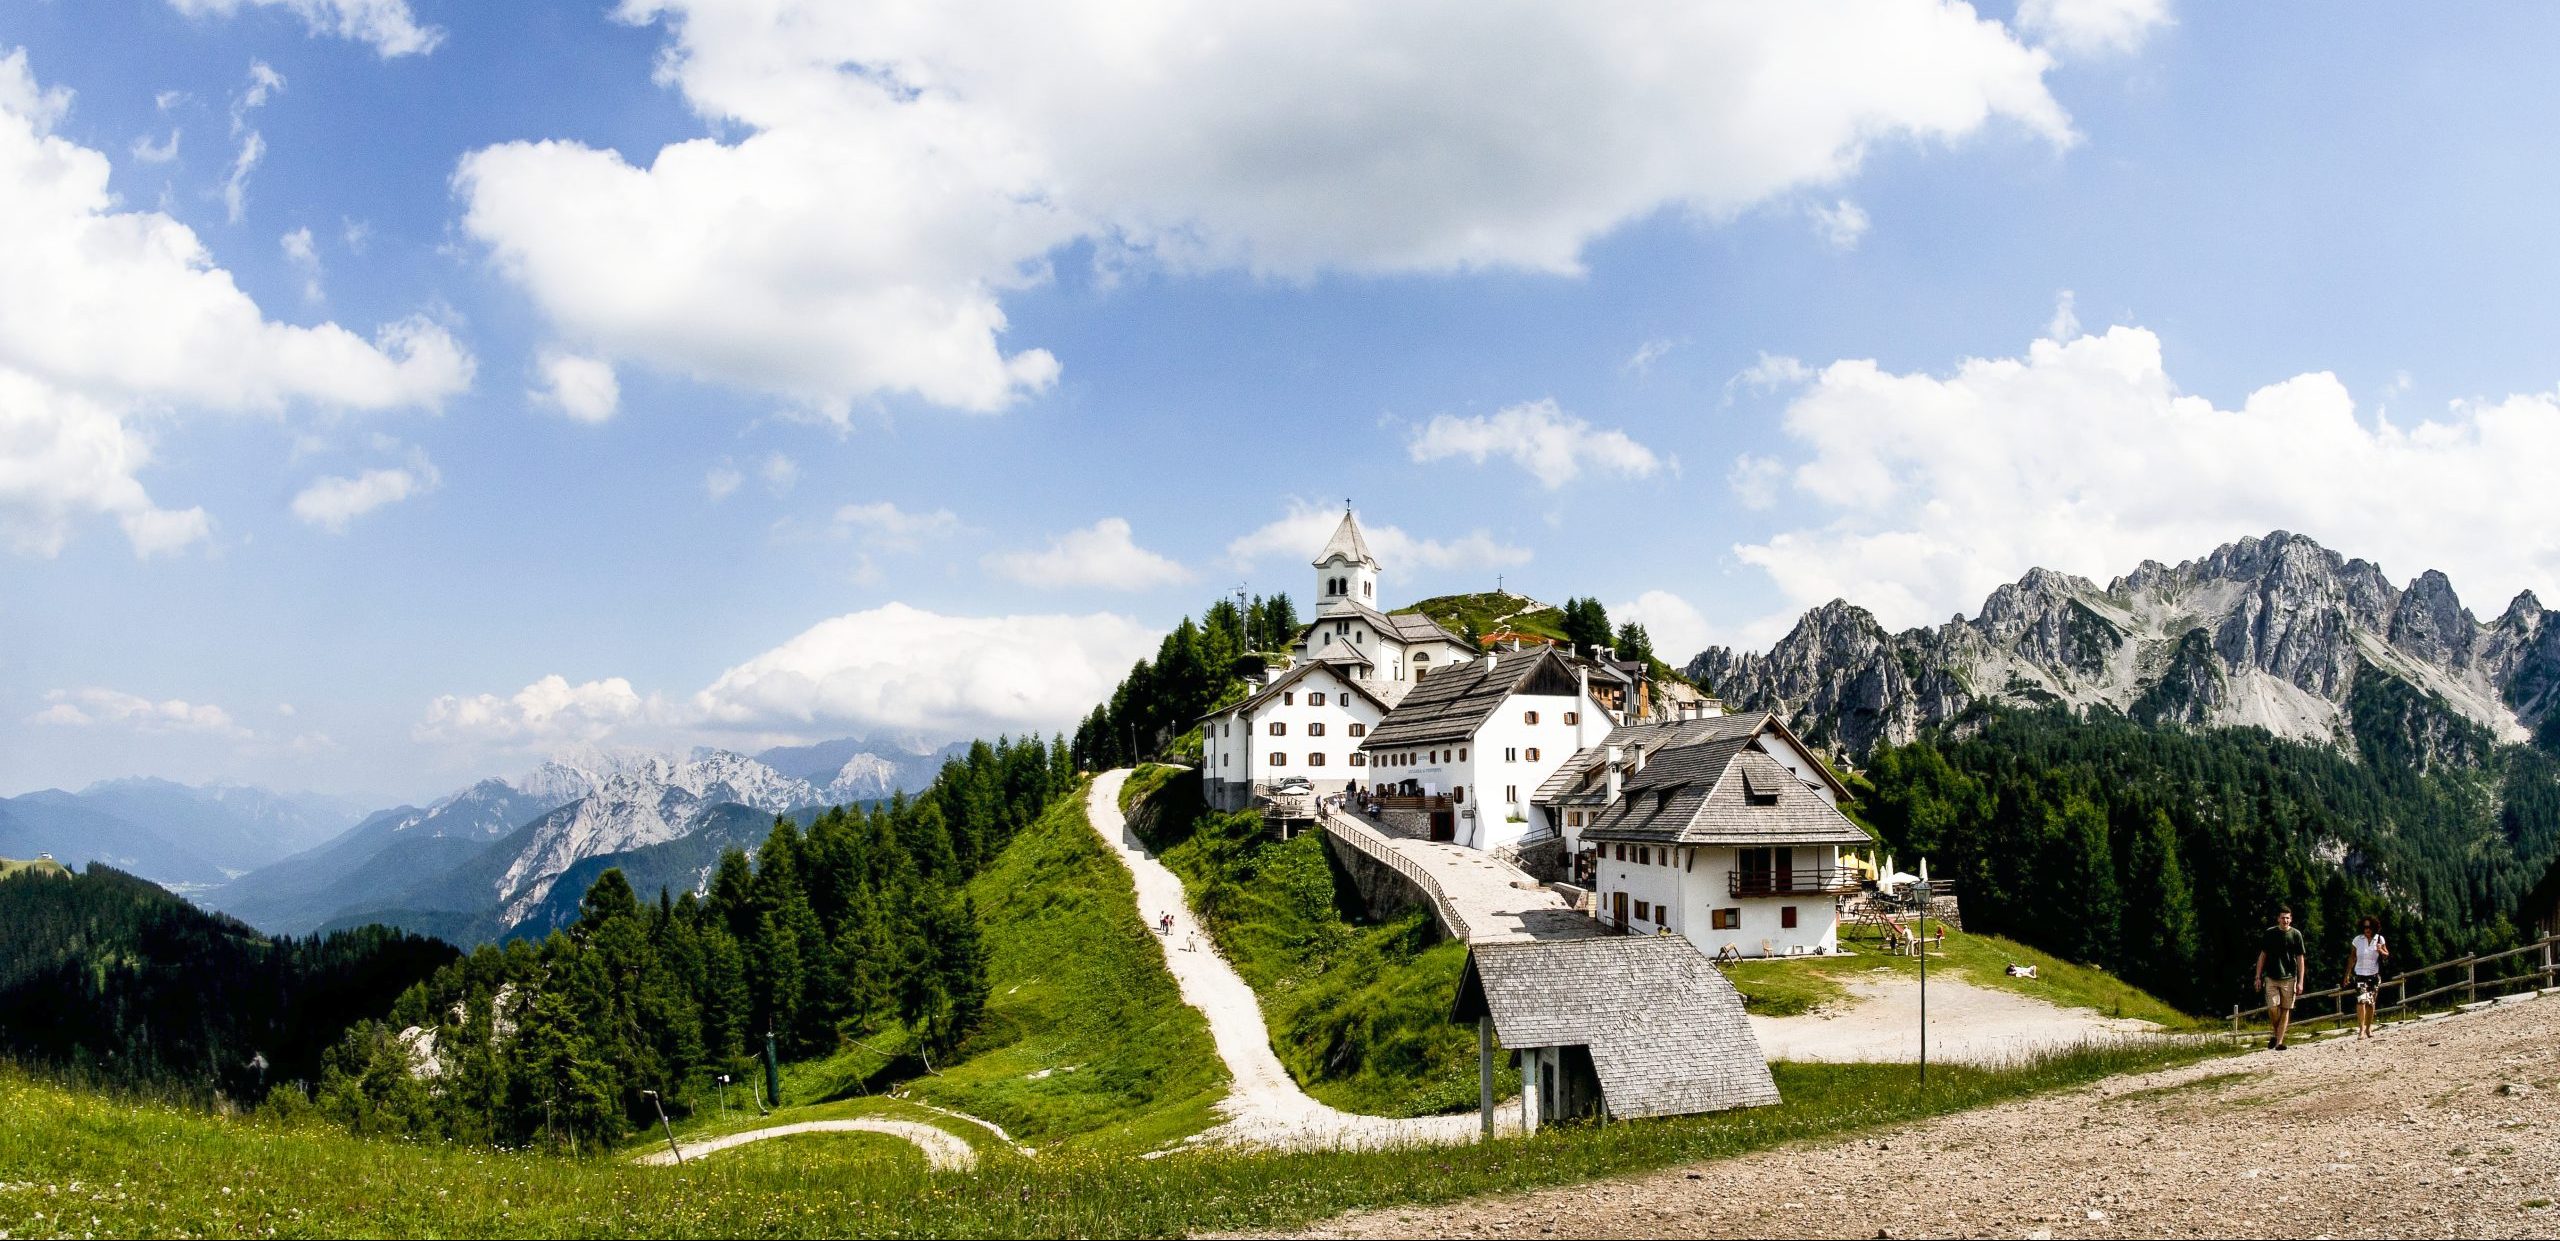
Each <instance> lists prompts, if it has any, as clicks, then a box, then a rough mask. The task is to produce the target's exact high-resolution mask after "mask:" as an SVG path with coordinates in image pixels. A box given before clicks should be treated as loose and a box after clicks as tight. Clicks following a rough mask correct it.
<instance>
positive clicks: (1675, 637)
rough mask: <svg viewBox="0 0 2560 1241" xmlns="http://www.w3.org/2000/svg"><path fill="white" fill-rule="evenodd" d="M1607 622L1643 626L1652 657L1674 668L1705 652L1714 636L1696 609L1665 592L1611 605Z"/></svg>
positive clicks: (1642, 595) (1648, 593)
mask: <svg viewBox="0 0 2560 1241" xmlns="http://www.w3.org/2000/svg"><path fill="white" fill-rule="evenodd" d="M1609 616H1610V619H1612V620H1615V621H1617V622H1618V623H1619V624H1622V625H1623V624H1626V623H1628V622H1630V621H1632V622H1634V623H1636V624H1639V625H1642V626H1644V632H1645V636H1646V637H1648V638H1650V639H1652V640H1653V653H1654V657H1655V658H1657V659H1660V660H1661V661H1662V662H1664V663H1666V664H1669V665H1671V666H1672V667H1674V668H1677V667H1679V666H1681V665H1682V664H1685V663H1688V662H1689V659H1690V657H1692V656H1694V655H1696V654H1697V653H1698V652H1700V651H1703V650H1705V649H1707V644H1708V643H1709V642H1710V641H1711V640H1712V638H1711V636H1710V635H1711V634H1712V633H1713V632H1714V631H1713V630H1711V629H1710V628H1708V626H1707V618H1706V617H1705V616H1703V615H1701V614H1700V613H1699V611H1698V609H1697V607H1696V605H1694V604H1691V603H1690V602H1689V601H1688V600H1686V599H1683V598H1681V597H1680V596H1678V595H1675V594H1673V593H1671V592H1670V591H1667V590H1648V591H1646V592H1644V593H1643V594H1641V595H1638V596H1636V597H1635V598H1634V599H1632V600H1629V601H1628V602H1625V603H1619V604H1612V605H1611V606H1610V608H1609Z"/></svg>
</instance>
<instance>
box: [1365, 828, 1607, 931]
mask: <svg viewBox="0 0 2560 1241" xmlns="http://www.w3.org/2000/svg"><path fill="white" fill-rule="evenodd" d="M1326 817H1327V819H1328V820H1329V821H1333V822H1338V823H1340V824H1341V825H1342V827H1343V828H1344V829H1345V830H1348V831H1353V832H1362V833H1366V834H1367V836H1368V837H1369V839H1371V840H1372V841H1374V842H1376V843H1377V844H1379V845H1382V846H1384V847H1385V848H1387V849H1389V850H1391V851H1393V852H1395V853H1397V854H1400V855H1402V856H1403V857H1404V858H1406V859H1407V860H1408V861H1411V862H1412V863H1414V864H1415V865H1416V866H1419V867H1421V868H1422V870H1423V872H1424V873H1425V874H1428V875H1430V876H1431V879H1432V882H1434V883H1437V884H1439V885H1440V890H1441V892H1442V893H1444V894H1445V895H1447V897H1448V898H1449V903H1450V904H1451V905H1454V906H1456V907H1457V912H1458V916H1459V917H1461V918H1464V919H1466V923H1467V940H1468V942H1470V943H1482V942H1485V941H1487V940H1524V939H1589V938H1592V937H1593V936H1596V935H1599V934H1600V933H1601V931H1600V924H1599V923H1598V922H1595V921H1593V920H1592V919H1591V918H1589V917H1587V916H1585V915H1583V914H1580V913H1577V912H1575V911H1574V909H1573V907H1572V906H1570V905H1567V904H1566V903H1565V899H1564V897H1563V895H1562V894H1560V893H1558V892H1557V891H1556V890H1555V889H1553V888H1548V887H1542V886H1540V885H1539V884H1538V882H1537V881H1536V880H1534V879H1531V878H1530V877H1529V874H1528V872H1527V871H1524V870H1521V869H1520V868H1519V867H1517V866H1513V865H1511V864H1510V863H1508V862H1505V861H1503V860H1502V859H1500V858H1497V857H1495V856H1493V855H1492V854H1490V853H1486V852H1485V851H1483V850H1481V849H1470V848H1467V847H1466V846H1464V845H1453V844H1448V843H1446V842H1441V841H1430V840H1417V839H1415V838H1413V837H1411V836H1406V835H1402V834H1400V833H1398V832H1396V831H1394V830H1392V829H1390V828H1388V827H1387V826H1386V825H1385V824H1383V823H1380V822H1378V821H1377V820H1374V819H1369V818H1364V817H1362V816H1360V815H1356V814H1353V813H1351V812H1349V811H1347V810H1338V809H1337V810H1330V811H1327V812H1326Z"/></svg>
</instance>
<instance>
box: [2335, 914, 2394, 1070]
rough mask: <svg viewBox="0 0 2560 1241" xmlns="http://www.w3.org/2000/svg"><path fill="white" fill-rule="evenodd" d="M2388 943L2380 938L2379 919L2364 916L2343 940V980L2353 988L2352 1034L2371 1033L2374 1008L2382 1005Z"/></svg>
mask: <svg viewBox="0 0 2560 1241" xmlns="http://www.w3.org/2000/svg"><path fill="white" fill-rule="evenodd" d="M2390 955H2391V945H2390V944H2388V943H2386V942H2384V941H2383V938H2382V920H2381V919H2379V918H2371V917H2368V918H2366V919H2365V920H2364V922H2363V923H2362V924H2361V925H2360V926H2359V927H2357V930H2356V937H2355V938H2354V939H2351V940H2348V941H2347V981H2346V982H2345V983H2343V984H2341V985H2343V986H2349V987H2353V988H2355V989H2356V1038H2357V1039H2358V1040H2363V1039H2369V1038H2372V1037H2373V1014H2374V1010H2375V1009H2377V1008H2379V1007H2381V1005H2382V962H2383V959H2384V958H2386V957H2389V956H2390Z"/></svg>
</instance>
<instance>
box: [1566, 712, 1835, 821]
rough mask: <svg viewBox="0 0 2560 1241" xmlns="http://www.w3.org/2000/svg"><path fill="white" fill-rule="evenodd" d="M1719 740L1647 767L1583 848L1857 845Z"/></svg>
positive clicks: (1755, 741)
mask: <svg viewBox="0 0 2560 1241" xmlns="http://www.w3.org/2000/svg"><path fill="white" fill-rule="evenodd" d="M1760 744H1761V743H1760V739H1759V738H1758V737H1756V736H1755V737H1725V738H1721V739H1718V740H1714V741H1708V742H1704V743H1702V744H1698V745H1692V746H1684V747H1681V748H1678V749H1674V750H1672V751H1670V752H1668V753H1665V754H1662V755H1659V756H1656V757H1654V758H1651V759H1649V760H1647V762H1646V763H1645V769H1644V770H1643V771H1640V772H1635V773H1632V774H1630V775H1629V776H1628V777H1627V778H1626V779H1625V780H1624V781H1622V789H1623V791H1622V793H1621V794H1620V796H1619V798H1618V800H1617V802H1615V803H1614V804H1612V805H1610V806H1608V807H1607V808H1605V809H1603V810H1601V811H1600V813H1599V814H1598V815H1597V816H1595V817H1594V819H1593V820H1592V822H1591V825H1590V826H1588V827H1585V828H1584V829H1583V831H1582V838H1583V839H1584V840H1625V841H1635V842H1645V843H1652V844H1675V845H1741V846H1751V845H1858V846H1864V845H1867V844H1871V843H1873V839H1872V838H1871V837H1869V836H1868V835H1867V832H1866V829H1865V828H1862V827H1859V826H1858V825H1857V824H1855V823H1852V822H1850V821H1849V816H1847V815H1844V814H1842V813H1840V810H1839V808H1838V807H1836V806H1833V805H1832V804H1831V803H1830V802H1829V801H1827V800H1825V799H1824V798H1823V797H1822V796H1821V794H1819V793H1817V792H1815V791H1814V790H1813V789H1810V788H1807V787H1806V786H1805V783H1804V781H1803V780H1802V779H1800V778H1798V777H1797V775H1796V774H1795V773H1794V772H1793V771H1790V770H1788V769H1787V767H1786V765H1785V764H1783V763H1780V762H1779V761H1778V760H1777V759H1775V758H1772V757H1770V755H1769V753H1768V752H1767V751H1766V750H1763V749H1761V748H1760Z"/></svg>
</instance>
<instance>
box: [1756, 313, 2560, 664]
mask: <svg viewBox="0 0 2560 1241" xmlns="http://www.w3.org/2000/svg"><path fill="white" fill-rule="evenodd" d="M1783 426H1784V429H1785V432H1786V434H1787V436H1788V437H1789V438H1791V439H1792V440H1794V441H1795V442H1796V444H1797V445H1798V446H1799V447H1800V448H1801V449H1802V451H1801V452H1800V453H1799V454H1798V455H1797V457H1796V460H1795V461H1794V462H1793V463H1792V466H1791V468H1790V469H1789V471H1788V476H1787V479H1788V485H1789V487H1790V488H1791V491H1792V494H1793V498H1794V503H1792V504H1791V505H1790V508H1791V509H1795V510H1800V511H1802V512H1804V513H1805V514H1806V517H1807V521H1808V523H1809V524H1805V525H1802V526H1799V527H1796V528H1792V529H1786V530H1782V531H1780V532H1779V533H1777V534H1775V535H1773V536H1771V537H1770V538H1769V539H1767V540H1766V541H1764V542H1760V543H1754V544H1749V545H1745V546H1741V547H1738V548H1737V549H1736V551H1737V553H1738V554H1739V555H1740V556H1741V557H1742V559H1743V560H1745V561H1747V562H1749V563H1751V564H1755V565H1758V566H1760V567H1761V568H1762V569H1764V570H1765V571H1766V572H1767V573H1768V574H1769V575H1770V578H1771V580H1772V581H1774V582H1775V583H1776V584H1777V586H1778V588H1779V590H1780V591H1781V593H1783V594H1784V595H1785V597H1786V598H1787V599H1788V600H1790V601H1791V602H1792V603H1794V604H1797V605H1806V604H1812V603H1818V602H1821V601H1823V600H1827V599H1830V598H1833V597H1835V596H1840V597H1846V598H1849V599H1851V600H1853V601H1856V602H1858V603H1861V604H1863V605H1865V606H1867V607H1868V608H1870V609H1871V610H1873V611H1874V612H1875V613H1876V614H1877V615H1878V617H1879V618H1880V619H1882V620H1883V621H1884V622H1885V623H1886V624H1888V625H1892V626H1897V627H1899V626H1904V625H1913V624H1921V623H1935V622H1937V621H1941V620H1944V619H1945V618H1946V617H1947V616H1948V615H1949V614H1951V613H1953V612H1956V611H1960V610H1970V609H1972V608H1975V607H1978V606H1980V604H1981V602H1982V599H1983V597H1984V596H1985V595H1986V594H1988V593H1989V592H1990V590H1991V589H1992V588H1993V587H1995V586H1997V585H1999V584H2000V583H2001V582H2004V581H2009V580H2012V579H2014V578H2016V577H2017V576H2018V575H2019V574H2020V573H2022V572H2024V571H2025V570H2026V569H2028V568H2030V567H2033V566H2039V565H2041V566H2044V567H2047V568H2052V569H2059V570H2062V571H2065V572H2070V573H2078V574H2084V575H2087V576H2090V577H2093V578H2096V579H2098V580H2101V581H2103V580H2106V579H2107V578H2108V577H2110V576H2113V575H2114V574H2118V573H2122V572H2125V571H2128V570H2130V569H2131V568H2132V567H2133V566H2134V565H2136V564H2138V563H2139V562H2141V561H2142V560H2144V559H2146V558H2149V559H2159V560H2164V561H2176V560H2181V559H2187V558H2190V557H2194V556H2199V555H2202V554H2204V553H2206V552H2208V551H2210V550H2211V549H2213V548H2214V547H2216V546H2219V545H2221V544H2223V543H2227V542H2229V541H2231V540H2233V539H2235V538H2238V537H2240V536H2242V535H2246V534H2264V533H2266V532H2267V531H2269V530H2273V529H2279V528H2281V529H2286V530H2292V531H2296V532H2298V533H2303V534H2307V535H2310V536H2312V537H2314V538H2316V539H2319V540H2320V541H2321V542H2322V543H2323V544H2325V545H2327V546H2329V547H2331V548H2334V549H2336V550H2338V551H2340V552H2343V553H2345V554H2347V555H2351V556H2361V557H2364V558H2366V559H2368V560H2373V561H2375V562H2377V563H2379V564H2381V565H2383V566H2384V567H2385V568H2386V569H2387V570H2389V571H2390V572H2392V573H2394V574H2395V575H2398V576H2400V577H2403V578H2406V577H2409V576H2414V575H2415V574H2417V573H2418V572H2420V571H2422V570H2425V569H2429V568H2435V569H2442V570H2444V571H2445V572H2446V573H2447V574H2449V575H2450V576H2451V577H2452V578H2453V580H2454V582H2455V584H2456V585H2457V586H2458V587H2460V588H2461V589H2463V590H2465V591H2468V592H2471V594H2472V597H2473V599H2474V601H2475V604H2479V605H2485V607H2484V610H2494V609H2496V608H2498V607H2502V606H2503V604H2504V601H2505V599H2506V598H2507V597H2508V596H2510V595H2512V594H2513V593H2514V592H2515V591H2517V590H2520V589H2525V588H2532V589H2534V590H2536V591H2539V592H2543V593H2544V594H2545V595H2546V596H2547V595H2549V594H2550V593H2551V592H2552V591H2554V590H2555V589H2560V525H2554V524H2553V523H2552V522H2551V520H2550V513H2549V497H2550V496H2551V495H2552V494H2553V493H2554V491H2555V489H2560V393H2536V394H2528V395H2518V396H2508V397H2504V398H2501V399H2495V400H2480V401H2463V402H2456V403H2454V404H2452V405H2450V406H2449V407H2447V409H2446V411H2445V412H2444V414H2443V416H2441V417H2440V418H2434V419H2429V420H2426V421H2423V422H2420V423H2418V424H2417V425H2415V426H2407V427H2404V426H2401V425H2399V424H2396V423H2395V422H2393V421H2392V420H2391V419H2390V418H2389V417H2388V416H2385V415H2381V414H2378V413H2377V414H2375V415H2374V416H2372V417H2370V418H2367V417H2363V416H2360V415H2359V411H2358V410H2357V408H2356V404H2355V400H2354V398H2353V397H2352V396H2351V395H2350V394H2349V393H2348V392H2347V389H2346V387H2345V386H2344V385H2343V384H2341V383H2340V382H2339V381H2338V379H2337V378H2336V377H2335V376H2334V375H2331V374H2329V373H2327V372H2313V373H2308V374H2302V375H2296V376H2293V377H2291V378H2286V379H2280V380H2277V381H2275V382H2273V383H2270V384H2268V385H2266V386H2265V387H2262V388H2259V389H2258V390H2257V391H2255V392H2252V393H2250V394H2249V395H2248V397H2247V398H2246V399H2245V400H2243V401H2242V402H2241V403H2240V407H2239V408H2238V409H2221V408H2217V407H2216V406H2215V404H2214V403H2213V402H2211V401H2208V400H2206V399H2205V398H2203V397H2200V396H2193V395H2189V394H2186V393H2183V392H2181V391H2180V390H2179V388H2178V385H2177V383H2176V381H2175V380H2174V379H2173V378H2172V377H2171V376H2170V374H2169V372H2168V369H2167V367H2166V364H2165V360H2164V358H2163V355H2162V351H2161V345H2160V339H2159V338H2158V337H2157V336H2155V335H2154V334H2152V333H2151V332H2149V331H2146V330H2144V329H2142V328H2138V327H2121V326H2120V327H2114V328H2110V329H2108V330H2107V331H2105V332H2104V333H2102V334H2098V335H2083V336H2078V337H2074V338H2072V339H2068V340H2054V339H2043V340H2038V341H2035V342H2034V343H2033V344H2031V345H2030V346H2029V347H2028V349H2027V351H2026V353H2025V356H2023V357H2014V358H1989V359H1982V358H1977V359H1968V360H1966V361H1963V362H1961V363H1959V364H1957V365H1956V366H1955V368H1954V369H1953V370H1952V371H1951V372H1949V373H1947V374H1945V375H1930V374H1896V373H1893V372H1890V371H1887V370H1885V369H1884V368H1882V367H1880V366H1878V365H1877V364H1876V363H1874V362H1872V361H1858V360H1848V361H1839V362H1834V363H1832V364H1831V365H1829V366H1827V367H1824V368H1823V369H1822V371H1821V372H1820V374H1819V376H1818V377H1817V378H1816V379H1815V380H1814V381H1813V382H1812V384H1811V385H1810V386H1809V387H1808V388H1807V389H1806V390H1805V391H1804V392H1803V393H1802V394H1801V395H1799V396H1798V397H1797V398H1796V399H1795V401H1794V402H1793V403H1792V404H1791V405H1790V406H1789V407H1788V408H1787V410H1786V413H1785V416H1784V421H1783Z"/></svg>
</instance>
